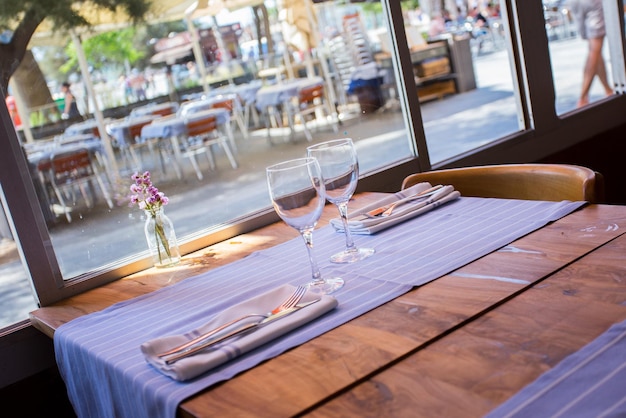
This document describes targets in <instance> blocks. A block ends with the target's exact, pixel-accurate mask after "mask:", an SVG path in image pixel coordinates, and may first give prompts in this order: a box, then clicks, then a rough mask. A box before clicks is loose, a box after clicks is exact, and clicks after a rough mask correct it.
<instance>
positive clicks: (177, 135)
mask: <svg viewBox="0 0 626 418" xmlns="http://www.w3.org/2000/svg"><path fill="white" fill-rule="evenodd" d="M189 103H190V104H192V103H191V102H189ZM193 103H195V102H193ZM203 103H204V102H203V101H198V106H196V107H194V108H193V109H192V110H191V112H189V113H186V112H185V113H184V114H177V115H170V116H166V117H163V118H159V119H155V120H153V121H152V122H151V123H149V124H147V125H144V126H143V127H142V128H141V139H142V140H143V141H149V140H152V139H169V140H170V147H166V149H171V150H172V151H173V153H174V158H175V164H174V170H175V171H176V175H177V177H178V178H179V179H181V178H182V171H181V169H180V167H181V166H182V157H181V155H180V141H181V137H182V136H183V135H186V134H187V126H186V123H187V121H189V120H193V119H194V117H200V116H206V115H214V116H215V118H216V122H217V124H218V125H219V126H221V127H223V128H224V130H225V132H226V135H227V136H228V139H229V142H231V143H232V142H234V136H233V133H232V129H231V128H230V123H229V122H230V112H229V111H228V110H227V109H223V108H216V109H211V108H208V109H207V108H205V107H203V106H202V105H203ZM184 109H185V108H181V109H180V110H181V111H182V110H184ZM162 149H163V147H162ZM161 162H162V163H163V161H161ZM162 165H163V168H165V166H164V164H162Z"/></svg>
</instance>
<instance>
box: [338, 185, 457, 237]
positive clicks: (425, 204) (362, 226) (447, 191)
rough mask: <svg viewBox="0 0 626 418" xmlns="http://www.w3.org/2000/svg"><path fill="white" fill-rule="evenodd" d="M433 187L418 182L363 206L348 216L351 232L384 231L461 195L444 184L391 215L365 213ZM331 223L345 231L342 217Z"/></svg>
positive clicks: (405, 204) (368, 232)
mask: <svg viewBox="0 0 626 418" xmlns="http://www.w3.org/2000/svg"><path fill="white" fill-rule="evenodd" d="M431 187H432V186H431V184H430V183H418V184H416V185H414V186H411V187H409V188H408V189H404V190H402V191H400V192H397V193H394V194H393V195H391V196H388V197H386V198H384V199H381V200H379V201H377V202H374V203H372V204H370V205H368V206H365V207H364V208H361V209H360V210H358V211H356V212H354V213H353V214H352V215H350V216H349V218H348V228H350V232H352V233H353V234H358V235H371V234H375V233H376V232H379V231H382V230H383V229H386V228H389V227H391V226H393V225H396V224H399V223H401V222H404V221H406V220H408V219H411V218H414V217H416V216H419V215H421V214H423V213H425V212H428V211H430V210H432V209H434V208H436V207H438V206H441V205H443V204H445V203H448V202H450V201H452V200H454V199H456V198H458V197H459V196H461V194H460V193H459V192H458V191H456V190H454V187H453V186H444V187H443V188H441V189H440V190H438V191H437V192H436V193H435V194H433V195H431V196H429V197H427V198H424V199H417V200H415V201H413V202H406V203H403V204H400V205H398V206H397V207H396V209H394V211H393V212H392V213H391V215H389V216H380V215H379V216H377V217H375V218H368V217H367V216H365V215H364V214H365V213H366V212H369V211H370V210H373V209H376V208H379V207H381V206H385V205H389V204H391V203H394V202H396V201H398V200H400V199H403V198H405V197H408V196H411V195H413V194H415V193H419V192H422V191H424V190H428V189H430V188H431ZM330 224H331V225H332V226H333V228H335V229H336V230H337V231H340V232H343V222H342V221H341V219H339V218H335V219H331V221H330Z"/></svg>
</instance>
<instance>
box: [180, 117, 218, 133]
mask: <svg viewBox="0 0 626 418" xmlns="http://www.w3.org/2000/svg"><path fill="white" fill-rule="evenodd" d="M186 126H187V135H188V136H190V137H191V136H198V135H205V134H207V133H210V132H213V131H215V130H216V129H217V118H216V117H215V115H211V116H205V117H201V118H198V119H193V120H189V121H187V123H186Z"/></svg>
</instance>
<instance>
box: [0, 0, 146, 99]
mask: <svg viewBox="0 0 626 418" xmlns="http://www.w3.org/2000/svg"><path fill="white" fill-rule="evenodd" d="M150 4H151V1H150V0H29V1H3V2H2V6H0V32H5V33H6V32H7V31H9V32H10V33H12V35H11V37H10V40H9V42H8V43H0V86H1V87H2V88H3V89H4V91H5V92H6V91H7V88H8V85H9V79H10V78H11V76H12V75H13V73H14V72H15V71H16V70H17V68H18V67H19V65H20V63H21V62H22V60H23V59H24V57H25V55H26V50H27V48H28V44H29V42H30V40H31V38H32V37H33V34H34V33H35V31H36V30H37V28H38V27H39V25H40V24H41V23H42V22H43V21H44V19H46V18H47V21H49V22H50V24H51V25H52V29H53V30H54V31H57V32H63V31H67V30H69V29H71V28H75V27H90V26H91V25H92V24H93V23H92V21H91V18H90V17H89V16H97V14H98V13H97V12H94V11H95V10H97V9H102V10H106V11H110V12H112V13H124V14H125V15H127V16H128V18H129V20H130V21H131V22H132V23H137V22H139V21H140V20H142V19H143V17H144V16H145V15H146V13H147V12H148V10H149V8H150ZM81 6H82V7H81Z"/></svg>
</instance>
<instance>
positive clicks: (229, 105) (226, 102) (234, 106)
mask: <svg viewBox="0 0 626 418" xmlns="http://www.w3.org/2000/svg"><path fill="white" fill-rule="evenodd" d="M211 107H212V108H213V109H217V108H222V109H227V110H228V111H229V112H230V115H231V121H234V122H236V123H237V126H239V131H240V132H241V133H242V134H243V137H244V138H248V127H247V125H246V123H245V121H244V114H243V105H242V103H241V99H240V98H239V96H238V95H237V94H226V95H220V96H216V97H215V98H214V101H213V103H212V104H211ZM232 145H233V147H234V146H235V144H234V143H233V144H232ZM235 151H236V149H235Z"/></svg>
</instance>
